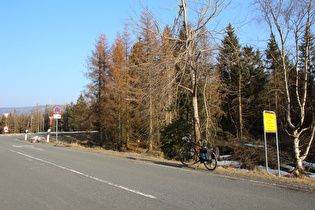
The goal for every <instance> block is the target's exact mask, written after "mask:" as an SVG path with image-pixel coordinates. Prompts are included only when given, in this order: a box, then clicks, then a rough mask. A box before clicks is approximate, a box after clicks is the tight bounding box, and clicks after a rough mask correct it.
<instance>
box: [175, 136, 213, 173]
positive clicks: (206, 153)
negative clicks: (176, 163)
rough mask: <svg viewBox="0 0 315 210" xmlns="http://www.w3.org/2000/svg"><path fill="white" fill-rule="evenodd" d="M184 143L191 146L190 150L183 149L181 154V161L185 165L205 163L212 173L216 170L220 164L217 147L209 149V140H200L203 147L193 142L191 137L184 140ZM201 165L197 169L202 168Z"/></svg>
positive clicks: (185, 137)
mask: <svg viewBox="0 0 315 210" xmlns="http://www.w3.org/2000/svg"><path fill="white" fill-rule="evenodd" d="M182 141H183V143H186V144H189V146H188V148H184V149H182V150H181V151H180V154H179V159H180V161H181V162H182V164H183V165H185V166H189V165H194V164H196V163H198V162H200V164H202V163H203V164H204V165H205V167H206V168H207V169H208V170H210V171H213V170H214V169H216V167H217V164H218V158H217V155H216V149H215V147H210V148H208V149H207V147H206V144H207V140H200V141H201V145H199V144H196V143H194V142H192V141H191V136H190V135H187V136H184V137H183V138H182ZM198 147H199V149H198ZM200 164H199V165H198V166H197V167H196V169H197V168H198V167H199V166H200Z"/></svg>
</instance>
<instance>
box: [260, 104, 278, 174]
mask: <svg viewBox="0 0 315 210" xmlns="http://www.w3.org/2000/svg"><path fill="white" fill-rule="evenodd" d="M263 121H264V139H265V159H266V171H267V172H268V155H267V139H266V133H275V134H276V146H277V162H278V176H279V177H280V157H279V143H278V132H277V119H276V113H275V112H272V111H266V110H265V111H264V112H263Z"/></svg>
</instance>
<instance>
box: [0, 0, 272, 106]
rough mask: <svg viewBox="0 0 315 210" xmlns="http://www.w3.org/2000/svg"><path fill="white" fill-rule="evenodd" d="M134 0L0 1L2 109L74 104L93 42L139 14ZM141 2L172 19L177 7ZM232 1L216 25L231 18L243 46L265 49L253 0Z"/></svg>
mask: <svg viewBox="0 0 315 210" xmlns="http://www.w3.org/2000/svg"><path fill="white" fill-rule="evenodd" d="M138 2H139V1H138V0H116V1H106V0H88V1H87V0H85V1H84V0H0V74H1V77H0V78H1V81H0V108H4V107H24V106H35V105H37V104H38V105H45V104H50V103H52V104H65V103H70V102H74V103H76V101H77V99H78V97H79V95H80V93H81V92H82V91H83V90H85V86H86V85H87V84H88V82H89V81H88V80H87V79H86V78H85V76H84V73H85V72H87V69H86V68H85V66H84V65H85V63H86V58H87V56H88V55H90V53H91V51H92V50H94V44H95V40H96V39H97V38H98V36H99V34H100V33H105V34H106V36H107V39H108V42H109V43H110V44H111V43H112V42H113V41H114V39H115V37H116V34H117V32H119V31H122V30H123V21H124V20H128V19H129V15H132V16H135V15H136V14H140V12H141V7H140V6H139V4H138ZM142 2H143V3H144V4H148V6H149V8H150V9H151V10H153V11H154V13H155V14H156V16H157V17H160V18H161V19H163V20H164V21H165V22H168V23H172V22H173V16H174V14H175V13H176V12H177V8H176V9H175V10H163V8H170V9H172V8H173V9H174V8H175V7H174V6H175V4H174V3H175V2H176V1H175V0H155V1H149V0H147V1H142ZM234 2H236V3H233V4H231V5H230V7H229V8H228V9H227V10H226V11H225V12H224V13H223V14H222V15H221V16H220V18H219V19H217V21H218V22H217V23H216V24H218V25H217V29H223V28H225V27H226V25H227V24H228V22H232V23H234V24H235V27H236V28H237V31H236V33H237V35H238V36H239V38H240V42H241V43H242V44H251V45H254V46H256V45H258V46H260V47H263V46H264V45H265V41H263V40H265V39H266V38H269V36H268V32H267V33H266V32H265V31H264V28H263V27H262V26H257V23H256V22H253V21H252V22H250V20H251V19H252V18H253V17H254V15H255V14H254V13H253V12H252V9H251V8H250V7H249V2H251V1H250V0H242V1H238V0H237V1H236V0H234ZM172 4H173V7H172ZM248 22H249V23H248ZM245 23H247V24H245ZM266 30H267V28H266ZM262 31H263V32H262ZM262 34H264V35H265V36H264V37H261V36H262ZM266 34H267V36H266Z"/></svg>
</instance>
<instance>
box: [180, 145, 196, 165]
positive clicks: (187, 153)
mask: <svg viewBox="0 0 315 210" xmlns="http://www.w3.org/2000/svg"><path fill="white" fill-rule="evenodd" d="M179 159H180V162H182V164H184V165H186V166H188V165H193V164H195V163H197V161H198V155H197V153H196V151H195V150H194V149H193V148H189V149H187V148H186V149H183V150H182V151H181V152H180V154H179Z"/></svg>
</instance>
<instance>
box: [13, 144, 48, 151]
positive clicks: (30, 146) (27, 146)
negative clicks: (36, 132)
mask: <svg viewBox="0 0 315 210" xmlns="http://www.w3.org/2000/svg"><path fill="white" fill-rule="evenodd" d="M12 147H16V148H31V149H35V150H43V149H40V148H37V147H35V146H34V145H14V144H13V145H12Z"/></svg>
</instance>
